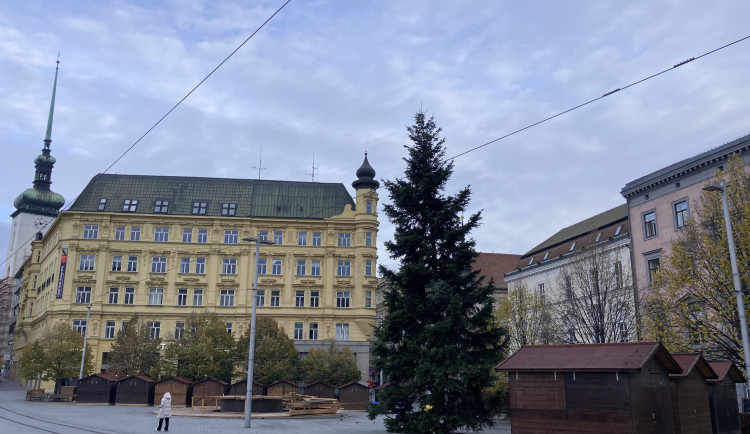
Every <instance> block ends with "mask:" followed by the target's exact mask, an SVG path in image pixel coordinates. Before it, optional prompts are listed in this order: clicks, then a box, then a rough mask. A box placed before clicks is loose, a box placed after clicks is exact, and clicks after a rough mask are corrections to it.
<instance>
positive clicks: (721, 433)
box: [706, 361, 745, 434]
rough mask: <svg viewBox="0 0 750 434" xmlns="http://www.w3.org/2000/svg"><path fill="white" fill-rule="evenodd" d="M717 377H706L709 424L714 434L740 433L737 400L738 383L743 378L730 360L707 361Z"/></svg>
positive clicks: (743, 380) (742, 381) (742, 380)
mask: <svg viewBox="0 0 750 434" xmlns="http://www.w3.org/2000/svg"><path fill="white" fill-rule="evenodd" d="M708 364H709V365H710V366H711V369H713V370H714V372H716V375H717V378H713V379H708V380H706V383H708V402H709V404H710V406H711V426H712V427H713V432H714V434H740V418H739V410H738V402H737V387H736V385H737V384H738V383H744V382H745V378H744V377H743V376H742V373H741V372H740V370H739V369H737V366H735V365H734V363H732V362H727V361H718V362H708Z"/></svg>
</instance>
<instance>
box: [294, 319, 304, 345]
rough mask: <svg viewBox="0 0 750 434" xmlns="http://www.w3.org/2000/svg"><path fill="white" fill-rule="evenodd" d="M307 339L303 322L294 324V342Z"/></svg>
mask: <svg viewBox="0 0 750 434" xmlns="http://www.w3.org/2000/svg"><path fill="white" fill-rule="evenodd" d="M304 338H305V330H304V328H303V324H302V323H301V322H296V323H294V340H295V341H301V340H302V339H304Z"/></svg>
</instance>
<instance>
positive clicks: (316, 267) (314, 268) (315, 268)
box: [310, 261, 320, 276]
mask: <svg viewBox="0 0 750 434" xmlns="http://www.w3.org/2000/svg"><path fill="white" fill-rule="evenodd" d="M310 275H311V276H320V261H310Z"/></svg>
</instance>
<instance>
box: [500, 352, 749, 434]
mask: <svg viewBox="0 0 750 434" xmlns="http://www.w3.org/2000/svg"><path fill="white" fill-rule="evenodd" d="M496 369H497V370H498V371H505V372H507V373H508V386H509V389H510V390H509V395H510V396H509V398H510V399H509V411H508V413H509V414H508V415H509V417H510V419H511V429H512V431H513V434H517V433H530V432H534V433H536V432H547V433H553V432H559V433H584V432H592V433H593V432H598V433H605V432H606V433H654V434H656V433H660V434H661V433H695V434H707V433H716V434H718V433H731V434H739V433H740V432H741V429H740V428H741V427H740V417H739V405H738V401H739V400H738V387H737V384H738V383H743V382H744V378H743V376H742V374H741V372H740V371H739V370H738V369H737V367H736V366H734V365H733V364H732V363H730V362H726V361H707V360H706V359H704V358H703V357H702V356H701V355H699V354H670V353H669V352H668V351H667V350H666V349H665V348H664V347H663V346H662V345H661V344H658V343H643V342H634V343H618V344H589V345H584V344H576V345H530V346H524V347H522V348H521V349H520V350H519V351H518V352H516V353H515V354H513V355H512V356H511V357H509V358H508V359H507V360H506V361H504V362H503V363H501V364H500V365H499V366H498V367H497V368H496Z"/></svg>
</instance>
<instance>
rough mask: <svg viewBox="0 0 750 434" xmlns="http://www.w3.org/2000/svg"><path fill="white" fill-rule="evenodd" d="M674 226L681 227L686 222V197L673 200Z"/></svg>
mask: <svg viewBox="0 0 750 434" xmlns="http://www.w3.org/2000/svg"><path fill="white" fill-rule="evenodd" d="M672 206H673V207H674V228H675V229H682V228H684V227H685V225H686V224H687V219H688V202H687V199H685V200H681V201H679V202H675V203H674V205H672Z"/></svg>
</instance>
